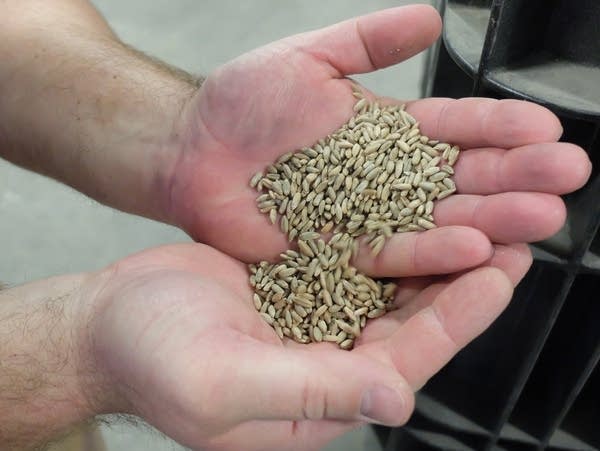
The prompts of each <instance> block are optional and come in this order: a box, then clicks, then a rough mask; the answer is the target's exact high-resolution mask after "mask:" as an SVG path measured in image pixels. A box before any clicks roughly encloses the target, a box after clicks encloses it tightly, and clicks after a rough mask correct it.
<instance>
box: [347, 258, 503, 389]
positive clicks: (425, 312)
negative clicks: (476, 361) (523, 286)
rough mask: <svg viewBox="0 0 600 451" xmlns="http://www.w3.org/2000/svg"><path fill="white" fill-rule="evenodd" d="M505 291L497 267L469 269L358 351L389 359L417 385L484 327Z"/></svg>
mask: <svg viewBox="0 0 600 451" xmlns="http://www.w3.org/2000/svg"><path fill="white" fill-rule="evenodd" d="M511 296H512V284H511V283H510V280H509V279H508V278H507V277H506V274H504V272H503V271H501V270H499V269H497V268H490V267H486V268H480V269H476V270H473V271H470V272H468V273H466V274H464V275H463V276H461V277H459V278H458V279H456V280H455V281H453V282H452V283H451V284H449V285H448V286H447V287H446V288H445V289H444V290H442V291H441V292H440V293H438V294H437V296H436V297H435V299H434V300H433V302H432V303H431V305H430V306H428V307H426V308H424V309H422V310H420V311H419V312H418V313H416V314H415V315H413V316H412V317H410V318H409V319H408V320H407V321H406V322H405V323H404V324H403V325H402V326H401V327H400V328H399V329H398V330H397V331H396V332H395V333H394V334H393V335H392V336H391V337H389V338H388V339H387V340H385V341H383V342H375V343H372V344H369V345H365V346H363V347H361V348H360V351H361V352H365V353H368V354H369V355H371V356H377V357H378V358H379V359H380V360H381V361H384V362H385V361H387V362H389V363H390V364H391V365H393V366H394V367H395V368H396V369H397V370H398V372H399V373H400V374H402V375H403V376H404V377H405V378H406V380H407V381H408V382H409V383H410V384H411V386H412V387H413V389H415V390H418V389H420V388H421V387H422V386H423V384H425V382H427V380H428V379H429V378H430V377H431V376H433V375H434V374H435V373H436V372H438V371H439V370H440V369H441V368H442V367H443V366H444V365H445V364H446V363H448V361H449V360H450V359H451V358H452V357H453V356H454V355H455V354H456V353H457V352H458V351H459V350H460V349H462V348H463V347H464V346H465V345H466V344H467V343H469V342H470V341H471V340H472V339H474V338H475V337H476V336H478V335H479V334H480V333H481V332H483V331H484V330H485V329H486V328H487V327H489V325H490V324H491V323H492V322H493V321H494V320H495V319H496V318H497V317H498V315H499V314H500V313H501V312H502V310H504V308H505V307H506V305H507V304H508V302H509V301H510V298H511ZM383 343H384V344H383ZM357 351H358V350H357Z"/></svg>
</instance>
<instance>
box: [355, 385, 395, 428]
mask: <svg viewBox="0 0 600 451" xmlns="http://www.w3.org/2000/svg"><path fill="white" fill-rule="evenodd" d="M405 405H406V403H405V402H404V399H403V398H402V396H400V394H399V393H398V391H396V390H394V389H392V388H389V387H386V386H385V385H376V386H375V387H373V388H371V389H369V390H367V391H366V392H365V393H364V394H363V397H362V400H361V402H360V415H361V417H362V418H361V420H363V421H367V422H369V423H377V424H383V425H386V426H395V425H398V424H399V419H401V418H404V408H405Z"/></svg>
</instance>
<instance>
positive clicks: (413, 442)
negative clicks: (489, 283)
mask: <svg viewBox="0 0 600 451" xmlns="http://www.w3.org/2000/svg"><path fill="white" fill-rule="evenodd" d="M440 11H441V12H442V14H443V17H444V34H443V39H442V40H441V42H440V43H438V44H437V46H436V47H435V48H434V49H433V50H431V51H430V53H429V55H428V58H427V63H426V72H425V73H426V74H429V76H426V77H425V79H424V80H423V96H425V97H429V96H449V97H465V96H471V95H474V96H485V97H494V98H517V99H527V100H531V101H534V102H536V103H539V104H542V105H544V106H546V107H548V108H550V109H551V110H552V111H554V112H555V113H556V114H557V115H558V116H559V117H560V119H561V121H562V124H563V127H564V135H563V137H562V140H564V141H568V142H573V143H576V144H578V145H580V146H582V147H583V148H584V149H586V150H587V152H588V154H589V156H590V158H591V160H592V163H593V165H594V170H593V174H592V177H591V179H590V182H589V183H588V184H587V185H586V186H585V187H584V188H582V189H581V190H579V191H577V192H576V193H573V194H571V195H568V196H565V202H566V204H567V208H568V220H567V224H566V226H565V227H564V228H563V230H561V232H559V233H558V234H557V235H556V236H554V237H553V238H551V239H549V240H547V241H545V242H541V243H536V245H535V246H534V247H533V249H534V256H535V262H534V265H533V268H532V269H531V271H530V272H529V273H528V275H527V276H526V278H525V279H524V280H523V282H522V283H521V284H520V285H519V286H518V288H517V290H516V292H515V295H514V298H513V301H512V303H511V304H510V306H509V308H508V309H507V310H506V312H505V313H504V314H503V315H502V316H501V317H500V318H499V319H498V321H496V323H494V325H493V326H492V327H491V328H490V329H489V330H488V331H487V332H486V333H484V334H483V335H482V336H481V337H480V338H478V339H477V340H476V341H475V342H473V343H472V344H471V345H470V346H468V347H467V348H466V349H465V350H464V351H463V352H461V353H460V354H459V355H458V356H456V358H455V359H454V360H452V361H451V362H450V363H449V364H448V366H447V367H446V368H444V369H443V370H442V371H441V372H440V373H439V374H438V375H437V376H436V377H434V378H433V379H432V380H431V381H430V382H429V383H428V384H427V385H426V387H425V388H424V389H423V390H422V391H421V392H420V393H419V394H418V397H417V399H418V400H417V408H416V412H415V415H414V416H413V418H412V419H411V421H410V423H409V424H408V425H407V426H406V427H404V428H400V429H393V430H389V429H384V428H379V429H378V433H379V434H380V438H381V440H382V443H383V445H384V449H386V450H389V451H392V450H410V451H413V450H414V451H418V450H440V449H443V450H452V451H459V450H477V451H478V450H486V451H487V450H515V451H517V450H519V451H520V450H600V364H599V363H598V362H599V360H600V296H599V295H598V293H600V233H599V232H598V228H599V225H600V177H599V175H598V167H600V0H504V1H503V0H444V1H443V2H442V4H441V5H440Z"/></svg>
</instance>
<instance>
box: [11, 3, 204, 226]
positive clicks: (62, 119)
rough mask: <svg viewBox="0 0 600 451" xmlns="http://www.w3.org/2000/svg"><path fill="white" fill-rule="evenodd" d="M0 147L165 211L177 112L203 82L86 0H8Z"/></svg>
mask: <svg viewBox="0 0 600 451" xmlns="http://www.w3.org/2000/svg"><path fill="white" fill-rule="evenodd" d="M0 42H1V44H0V61H2V65H0V156H4V157H5V158H7V159H8V160H10V161H12V162H14V163H16V164H18V165H21V166H24V167H26V168H29V169H32V170H34V171H37V172H40V173H43V174H46V175H49V176H51V177H54V178H56V179H59V180H61V181H63V182H65V183H67V184H69V185H71V186H73V187H74V188H76V189H77V190H80V191H82V192H84V193H86V194H88V195H90V196H91V197H93V198H95V199H97V200H98V201H100V202H103V203H106V204H109V205H111V206H114V207H116V208H120V209H122V210H125V211H129V212H132V213H137V214H142V215H145V216H149V217H152V218H155V219H161V220H166V219H167V218H166V217H165V216H166V215H165V213H164V211H165V208H166V205H165V203H166V202H168V199H167V198H166V196H167V195H168V194H167V193H168V187H166V186H165V185H167V184H168V183H169V176H170V169H171V168H172V166H173V165H174V164H175V160H176V156H175V155H174V154H173V153H174V151H175V150H174V147H175V146H173V145H172V143H173V142H174V141H175V140H176V139H177V136H176V135H177V130H176V127H175V125H174V124H175V122H176V120H177V117H178V116H179V114H180V111H181V110H182V108H183V107H184V105H185V103H186V101H187V99H189V97H190V96H191V94H192V93H193V92H194V90H195V89H196V87H197V85H195V84H194V81H193V80H192V79H191V77H189V76H187V75H186V74H184V73H179V72H177V71H175V70H173V69H170V68H168V67H166V66H164V65H162V64H160V63H157V62H155V61H153V60H151V59H149V58H147V57H145V56H143V55H140V54H139V53H137V52H135V51H133V50H131V49H129V48H128V47H126V46H125V45H123V44H122V43H121V42H120V41H119V40H118V39H117V38H116V37H115V36H114V34H113V33H112V31H111V30H110V29H109V27H108V26H107V24H106V23H105V22H104V20H103V19H102V18H101V17H100V15H98V14H97V12H96V11H95V10H94V9H93V7H91V6H90V4H89V3H88V2H86V1H83V0H43V1H42V0H37V1H36V0H8V1H5V2H0Z"/></svg>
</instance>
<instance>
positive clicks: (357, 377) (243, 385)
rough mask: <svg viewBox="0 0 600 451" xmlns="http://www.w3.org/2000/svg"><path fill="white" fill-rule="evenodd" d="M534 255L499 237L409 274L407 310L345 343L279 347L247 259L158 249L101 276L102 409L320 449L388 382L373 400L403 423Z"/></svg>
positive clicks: (189, 247)
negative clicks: (473, 260)
mask: <svg viewBox="0 0 600 451" xmlns="http://www.w3.org/2000/svg"><path fill="white" fill-rule="evenodd" d="M530 263H531V258H530V255H529V252H528V250H527V248H526V247H525V246H524V245H512V246H504V245H497V246H496V252H495V254H494V257H493V258H492V259H491V260H490V261H489V262H487V264H486V265H485V267H483V268H479V269H476V270H472V271H469V272H466V273H465V274H463V275H461V276H449V277H446V278H438V279H437V280H436V281H435V282H431V281H428V280H426V279H423V278H420V279H405V280H403V281H402V283H401V286H400V290H399V293H398V296H397V304H398V306H399V309H398V310H397V311H394V312H392V313H390V314H388V315H386V316H385V317H383V318H380V319H377V320H373V321H371V322H369V324H367V327H366V328H365V330H364V333H363V335H362V336H361V338H360V339H359V340H358V341H357V346H356V347H355V349H354V350H353V351H351V352H346V351H340V350H339V349H337V347H336V346H335V345H332V344H330V343H321V344H310V345H298V344H296V343H294V342H289V341H287V340H286V341H285V342H283V343H282V342H281V341H280V340H279V338H278V337H277V335H276V334H275V333H274V331H273V330H272V329H271V328H270V326H268V325H267V324H266V323H265V322H264V321H263V320H262V319H261V318H260V317H259V316H258V315H257V314H256V312H255V310H254V307H253V305H252V301H251V290H250V287H249V286H248V283H247V277H248V276H247V271H246V268H245V267H244V265H243V264H242V263H240V262H239V261H237V260H234V259H233V258H231V257H228V256H226V255H224V254H222V253H220V252H218V251H216V250H214V249H212V248H209V247H207V246H204V245H201V244H184V245H175V246H168V247H163V248H159V249H153V250H150V251H146V252H142V253H140V254H137V255H134V256H131V257H129V258H127V259H124V260H122V261H120V262H119V263H118V264H116V265H114V266H112V267H109V268H108V269H107V270H106V271H104V272H103V273H102V274H101V275H100V277H99V280H101V281H102V282H101V284H100V285H99V286H98V285H97V283H96V282H95V280H98V278H96V279H94V281H93V282H92V283H93V285H92V286H91V288H90V289H91V290H93V291H94V292H96V293H98V294H97V297H96V299H95V300H94V301H93V302H94V304H93V308H94V311H95V314H94V317H93V320H92V322H91V323H90V325H89V328H88V331H87V332H88V333H89V335H90V337H91V343H92V345H91V346H92V350H93V353H94V363H95V364H96V373H95V374H96V376H95V378H96V379H99V380H106V382H107V386H106V389H105V390H102V395H103V396H106V393H115V397H114V404H113V405H110V406H108V407H107V411H111V412H114V411H119V412H131V413H135V414H137V415H140V416H142V417H143V418H144V419H146V420H147V421H149V422H150V423H151V424H153V425H154V426H156V427H157V428H159V429H160V430H161V431H163V432H165V433H167V434H168V435H169V436H171V437H173V438H174V439H176V440H178V441H179V442H181V443H182V444H185V445H187V446H190V447H192V448H194V449H207V450H237V449H244V450H249V451H252V450H267V449H273V450H287V449H290V450H291V449H302V450H310V449H319V448H320V447H322V446H323V445H324V444H325V443H326V442H327V441H329V440H331V439H332V438H334V437H335V436H337V435H340V434H342V433H343V432H345V431H348V430H350V429H352V428H353V427H356V426H357V425H358V424H360V422H361V419H363V418H362V417H361V413H360V405H361V398H362V395H363V394H364V393H365V391H366V390H368V389H371V388H375V387H382V386H383V387H388V388H386V389H384V390H383V393H382V391H378V392H377V393H376V394H375V395H374V396H373V397H372V398H371V401H370V402H371V406H372V407H373V409H374V410H372V412H376V413H377V415H374V416H376V418H377V420H378V421H380V422H383V423H385V424H389V425H400V424H402V423H404V422H405V421H406V420H407V418H408V417H409V415H410V414H411V412H412V408H413V402H414V401H413V394H412V393H413V391H414V390H417V389H419V388H420V387H421V386H422V385H423V384H424V383H425V382H426V381H427V380H428V379H429V378H430V377H431V376H432V375H433V374H435V373H436V372H437V371H439V369H440V368H441V367H442V366H443V365H444V364H445V363H446V362H447V361H448V360H449V359H450V358H451V357H452V356H453V355H454V354H455V353H456V352H458V351H459V350H460V349H461V348H462V347H463V346H465V345H466V344H467V343H468V342H469V341H470V340H472V339H473V338H474V337H475V336H477V335H478V334H479V333H481V332H482V331H483V330H484V329H485V328H487V327H488V326H489V324H490V323H491V322H492V321H493V320H494V319H495V318H496V317H497V315H498V314H499V313H500V312H501V311H502V309H503V308H504V307H505V306H506V304H507V303H508V301H509V299H510V297H511V294H512V287H513V285H514V284H516V283H517V282H518V280H519V279H520V278H521V277H522V276H523V274H524V273H525V272H526V271H527V269H528V268H529V265H530ZM115 387H116V388H115ZM394 394H398V395H400V398H401V400H395V399H393V395H394ZM372 416H373V415H372Z"/></svg>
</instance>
